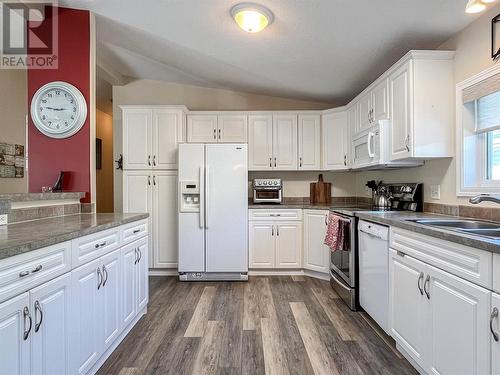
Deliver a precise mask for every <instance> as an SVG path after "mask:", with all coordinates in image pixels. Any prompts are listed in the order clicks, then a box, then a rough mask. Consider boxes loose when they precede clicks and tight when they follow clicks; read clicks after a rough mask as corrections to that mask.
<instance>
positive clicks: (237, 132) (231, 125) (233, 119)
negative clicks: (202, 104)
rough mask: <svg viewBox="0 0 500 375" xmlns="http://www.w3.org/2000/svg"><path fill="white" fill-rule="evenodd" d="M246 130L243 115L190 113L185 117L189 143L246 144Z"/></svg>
mask: <svg viewBox="0 0 500 375" xmlns="http://www.w3.org/2000/svg"><path fill="white" fill-rule="evenodd" d="M247 128H248V116H247V114H245V113H238V112H233V113H225V112H201V113H196V112H191V113H189V114H188V115H187V133H188V136H187V141H188V142H190V143H246V142H247V134H248V130H247Z"/></svg>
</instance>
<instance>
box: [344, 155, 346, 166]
mask: <svg viewBox="0 0 500 375" xmlns="http://www.w3.org/2000/svg"><path fill="white" fill-rule="evenodd" d="M344 166H345V167H347V155H344Z"/></svg>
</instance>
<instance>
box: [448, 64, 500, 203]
mask: <svg viewBox="0 0 500 375" xmlns="http://www.w3.org/2000/svg"><path fill="white" fill-rule="evenodd" d="M498 73H500V65H494V66H492V67H491V68H488V69H486V70H484V71H482V72H481V73H479V74H477V75H475V76H473V77H470V78H468V79H466V80H465V81H463V82H460V83H458V84H457V85H456V95H455V100H456V134H455V136H456V176H457V179H456V195H457V196H458V197H471V196H474V195H477V194H484V193H492V194H500V180H489V179H488V156H487V150H488V147H489V146H488V141H487V132H485V133H482V134H475V139H474V140H472V137H474V135H472V132H473V131H475V128H476V121H477V118H476V116H477V115H476V114H477V112H476V103H472V104H471V106H473V107H474V113H473V114H471V113H470V108H469V107H467V104H464V103H463V91H464V90H465V89H467V88H468V87H470V86H473V85H475V84H477V83H480V82H482V81H484V80H486V79H488V78H490V77H492V76H494V75H496V74H498ZM471 144H472V146H471ZM466 147H467V148H469V152H472V151H471V150H470V149H472V150H473V151H475V152H474V155H473V156H474V157H475V160H474V163H475V168H472V169H470V168H469V169H467V164H468V163H466V160H465V157H466V155H465V153H466V151H465V148H466ZM469 163H470V162H469ZM474 175H475V176H474ZM471 176H473V177H472V178H471ZM471 179H472V180H473V181H474V182H473V183H470V182H466V181H468V180H471Z"/></svg>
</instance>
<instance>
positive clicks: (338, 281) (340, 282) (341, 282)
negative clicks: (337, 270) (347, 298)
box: [330, 271, 351, 290]
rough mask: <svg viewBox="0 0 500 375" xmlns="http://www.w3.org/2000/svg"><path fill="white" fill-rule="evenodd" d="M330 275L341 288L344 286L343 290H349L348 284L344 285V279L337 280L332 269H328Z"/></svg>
mask: <svg viewBox="0 0 500 375" xmlns="http://www.w3.org/2000/svg"><path fill="white" fill-rule="evenodd" d="M330 276H331V278H332V279H334V280H335V281H336V282H337V284H338V285H340V286H341V287H342V288H344V289H345V290H351V289H350V288H349V287H348V286H346V285H344V281H343V280H339V279H338V278H337V277H336V276H335V275H334V274H333V272H332V271H330Z"/></svg>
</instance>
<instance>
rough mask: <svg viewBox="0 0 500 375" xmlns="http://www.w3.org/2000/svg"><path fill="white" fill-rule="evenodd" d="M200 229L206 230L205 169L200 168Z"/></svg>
mask: <svg viewBox="0 0 500 375" xmlns="http://www.w3.org/2000/svg"><path fill="white" fill-rule="evenodd" d="M199 178H200V228H201V229H203V228H205V168H204V167H203V166H200V176H199Z"/></svg>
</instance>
